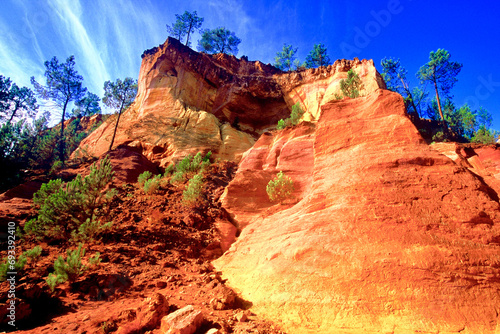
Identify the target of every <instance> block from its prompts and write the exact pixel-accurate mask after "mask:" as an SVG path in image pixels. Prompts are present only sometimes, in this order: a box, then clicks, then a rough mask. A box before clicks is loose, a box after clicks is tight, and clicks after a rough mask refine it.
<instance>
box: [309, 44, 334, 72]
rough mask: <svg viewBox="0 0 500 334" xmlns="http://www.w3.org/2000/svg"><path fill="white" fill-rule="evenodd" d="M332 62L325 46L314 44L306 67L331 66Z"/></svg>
mask: <svg viewBox="0 0 500 334" xmlns="http://www.w3.org/2000/svg"><path fill="white" fill-rule="evenodd" d="M331 64H332V61H331V60H330V57H329V56H328V54H327V52H326V47H325V45H324V44H314V47H313V49H312V50H311V52H309V54H308V55H307V57H306V62H305V65H306V67H307V68H314V67H320V66H328V65H331Z"/></svg>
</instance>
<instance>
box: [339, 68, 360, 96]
mask: <svg viewBox="0 0 500 334" xmlns="http://www.w3.org/2000/svg"><path fill="white" fill-rule="evenodd" d="M362 89H363V83H362V82H361V79H360V78H359V76H358V75H357V74H356V72H354V70H353V69H352V68H351V69H350V70H349V71H348V72H347V79H345V80H344V79H342V80H340V91H341V92H342V95H343V96H339V95H337V94H336V95H335V98H337V99H341V98H342V97H350V98H351V99H355V98H357V97H359V96H360V95H359V94H360V92H361V90H362Z"/></svg>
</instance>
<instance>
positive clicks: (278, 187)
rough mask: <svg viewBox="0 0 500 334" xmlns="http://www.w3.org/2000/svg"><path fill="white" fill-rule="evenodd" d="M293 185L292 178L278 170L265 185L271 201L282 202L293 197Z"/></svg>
mask: <svg viewBox="0 0 500 334" xmlns="http://www.w3.org/2000/svg"><path fill="white" fill-rule="evenodd" d="M294 190H295V186H294V184H293V181H292V179H291V178H290V177H289V176H286V175H285V174H284V173H283V172H281V171H280V172H279V173H278V174H277V175H276V177H275V178H274V179H272V180H271V181H269V183H268V184H267V187H266V191H267V195H268V196H269V199H270V200H271V202H280V203H282V202H284V201H285V200H287V199H289V198H292V197H293V192H294Z"/></svg>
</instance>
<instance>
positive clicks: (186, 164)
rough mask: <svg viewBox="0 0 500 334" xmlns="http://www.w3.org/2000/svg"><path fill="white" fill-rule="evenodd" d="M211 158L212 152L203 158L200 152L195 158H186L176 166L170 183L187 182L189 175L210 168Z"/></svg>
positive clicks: (189, 156)
mask: <svg viewBox="0 0 500 334" xmlns="http://www.w3.org/2000/svg"><path fill="white" fill-rule="evenodd" d="M211 156H212V152H210V151H209V152H208V153H207V154H206V155H205V156H203V155H202V154H201V152H198V153H197V154H196V155H195V156H194V157H192V156H191V155H188V156H186V157H185V158H184V159H182V160H181V161H180V162H179V163H178V164H177V165H176V166H175V172H174V173H173V174H172V178H171V179H170V182H171V183H179V182H183V181H185V180H186V178H187V175H188V174H189V173H198V172H200V171H203V170H205V169H206V168H207V167H208V166H210V158H211ZM172 171H173V170H172Z"/></svg>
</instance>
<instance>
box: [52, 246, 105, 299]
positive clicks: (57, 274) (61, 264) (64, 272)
mask: <svg viewBox="0 0 500 334" xmlns="http://www.w3.org/2000/svg"><path fill="white" fill-rule="evenodd" d="M66 255H67V257H66V259H64V258H63V257H62V256H59V257H58V258H57V259H56V260H55V261H54V272H53V273H50V274H49V276H48V277H47V279H46V280H45V281H46V282H47V284H48V286H49V287H50V289H51V290H52V291H54V289H55V287H56V286H57V285H58V284H61V283H64V282H66V281H70V282H74V281H75V280H76V278H77V277H78V276H80V275H81V274H82V273H83V272H84V271H85V270H87V269H88V267H87V266H84V265H83V264H82V258H83V256H84V255H85V249H84V248H83V249H82V244H80V245H78V249H75V250H73V251H70V250H68V251H67V252H66ZM99 256H100V254H99V252H97V253H96V254H94V256H92V257H91V258H90V259H89V264H90V265H97V264H99V263H100V258H99Z"/></svg>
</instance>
